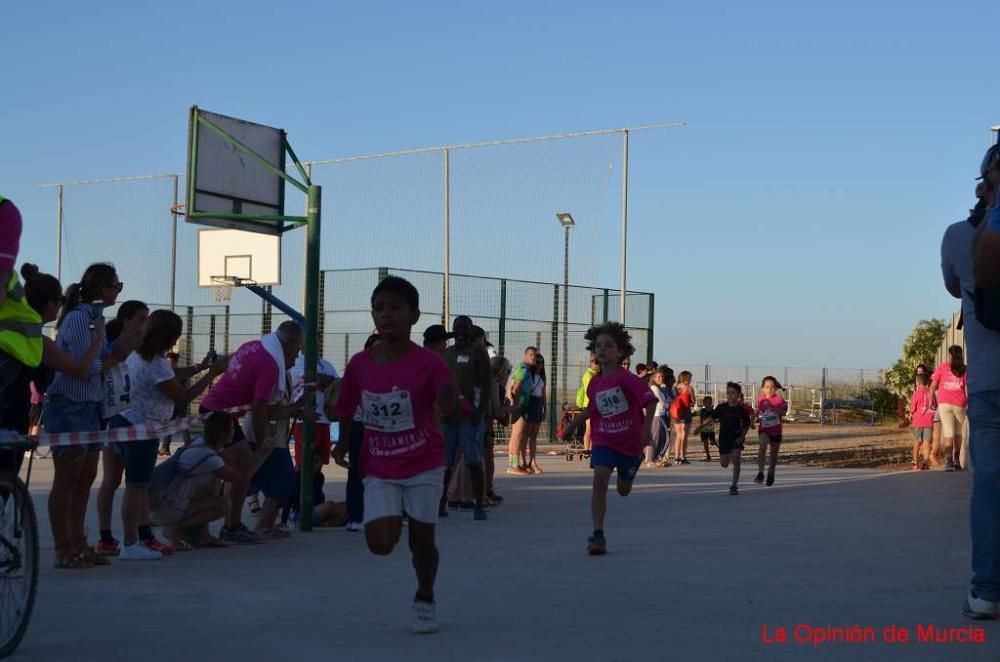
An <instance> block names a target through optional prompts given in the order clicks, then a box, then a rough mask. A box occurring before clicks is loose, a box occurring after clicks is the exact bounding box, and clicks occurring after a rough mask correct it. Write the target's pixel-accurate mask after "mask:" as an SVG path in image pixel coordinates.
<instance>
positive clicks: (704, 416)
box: [698, 395, 716, 462]
mask: <svg viewBox="0 0 1000 662" xmlns="http://www.w3.org/2000/svg"><path fill="white" fill-rule="evenodd" d="M713 411H715V403H714V402H713V401H712V396H709V395H706V396H705V398H704V399H703V400H702V401H701V411H700V412H699V414H698V418H699V419H700V421H701V444H702V446H704V447H705V461H706V462H711V461H712V453H711V452H710V451H709V450H708V445H709V444H711V445H712V446H715V445H716V443H715V419H713V418H712V412H713Z"/></svg>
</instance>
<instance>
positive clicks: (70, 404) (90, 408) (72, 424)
mask: <svg viewBox="0 0 1000 662" xmlns="http://www.w3.org/2000/svg"><path fill="white" fill-rule="evenodd" d="M42 425H43V426H44V427H45V431H46V432H97V431H99V430H100V429H101V403H100V402H77V401H76V400H70V399H69V398H67V397H64V396H61V395H50V396H47V397H46V399H45V407H44V408H43V409H42ZM101 446H102V444H99V443H97V444H83V445H80V446H54V447H53V448H52V455H62V454H63V453H68V452H70V451H74V450H76V449H82V450H83V452H84V453H85V454H91V453H100V452H101Z"/></svg>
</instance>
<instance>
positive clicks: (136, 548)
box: [118, 542, 163, 561]
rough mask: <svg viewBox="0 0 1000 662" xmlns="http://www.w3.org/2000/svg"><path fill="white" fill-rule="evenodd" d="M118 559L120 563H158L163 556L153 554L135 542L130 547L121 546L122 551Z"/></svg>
mask: <svg viewBox="0 0 1000 662" xmlns="http://www.w3.org/2000/svg"><path fill="white" fill-rule="evenodd" d="M118 558H119V559H121V560H122V561H159V560H160V559H162V558H163V554H160V553H159V552H154V551H153V550H151V549H150V548H149V547H146V546H145V545H144V544H142V543H141V542H135V543H132V544H131V545H124V546H122V551H121V552H120V553H119V554H118Z"/></svg>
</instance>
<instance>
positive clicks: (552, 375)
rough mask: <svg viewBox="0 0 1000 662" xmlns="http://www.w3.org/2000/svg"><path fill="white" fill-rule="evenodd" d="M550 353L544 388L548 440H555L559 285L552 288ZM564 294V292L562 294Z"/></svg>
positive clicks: (557, 383)
mask: <svg viewBox="0 0 1000 662" xmlns="http://www.w3.org/2000/svg"><path fill="white" fill-rule="evenodd" d="M552 292H553V295H552V354H551V355H550V356H551V358H550V359H549V361H550V363H551V364H552V370H551V371H548V370H546V371H545V373H546V374H547V375H548V376H549V383H548V384H546V385H545V386H546V388H547V389H548V390H549V441H550V442H554V441H555V440H556V425H557V423H556V403H557V402H558V401H559V396H558V393H557V391H558V390H559V286H558V285H555V286H553V288H552ZM564 296H565V294H564Z"/></svg>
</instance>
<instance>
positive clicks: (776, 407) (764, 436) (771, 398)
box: [753, 375, 788, 487]
mask: <svg viewBox="0 0 1000 662" xmlns="http://www.w3.org/2000/svg"><path fill="white" fill-rule="evenodd" d="M760 390H761V394H760V397H758V398H757V411H756V414H755V416H756V418H757V420H758V421H759V422H760V430H759V431H758V432H757V438H758V439H759V440H760V450H759V451H758V452H757V477H756V478H754V479H753V482H755V483H757V484H760V483H762V482H764V458H765V456H766V455H767V447H768V446H770V447H771V458H770V461H769V463H768V465H767V486H768V487H770V486H771V485H774V467H775V465H777V464H778V449H779V448H780V447H781V419H783V418H784V417H785V414H787V413H788V403H787V402H785V399H784V398H783V397H781V396H780V395H778V391H782V390H784V389H782V388H781V384H779V383H778V380H777V379H775V378H774V377H772V376H770V375H768V376H767V377H765V378H764V380H763V381H762V382H761V383H760Z"/></svg>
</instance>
